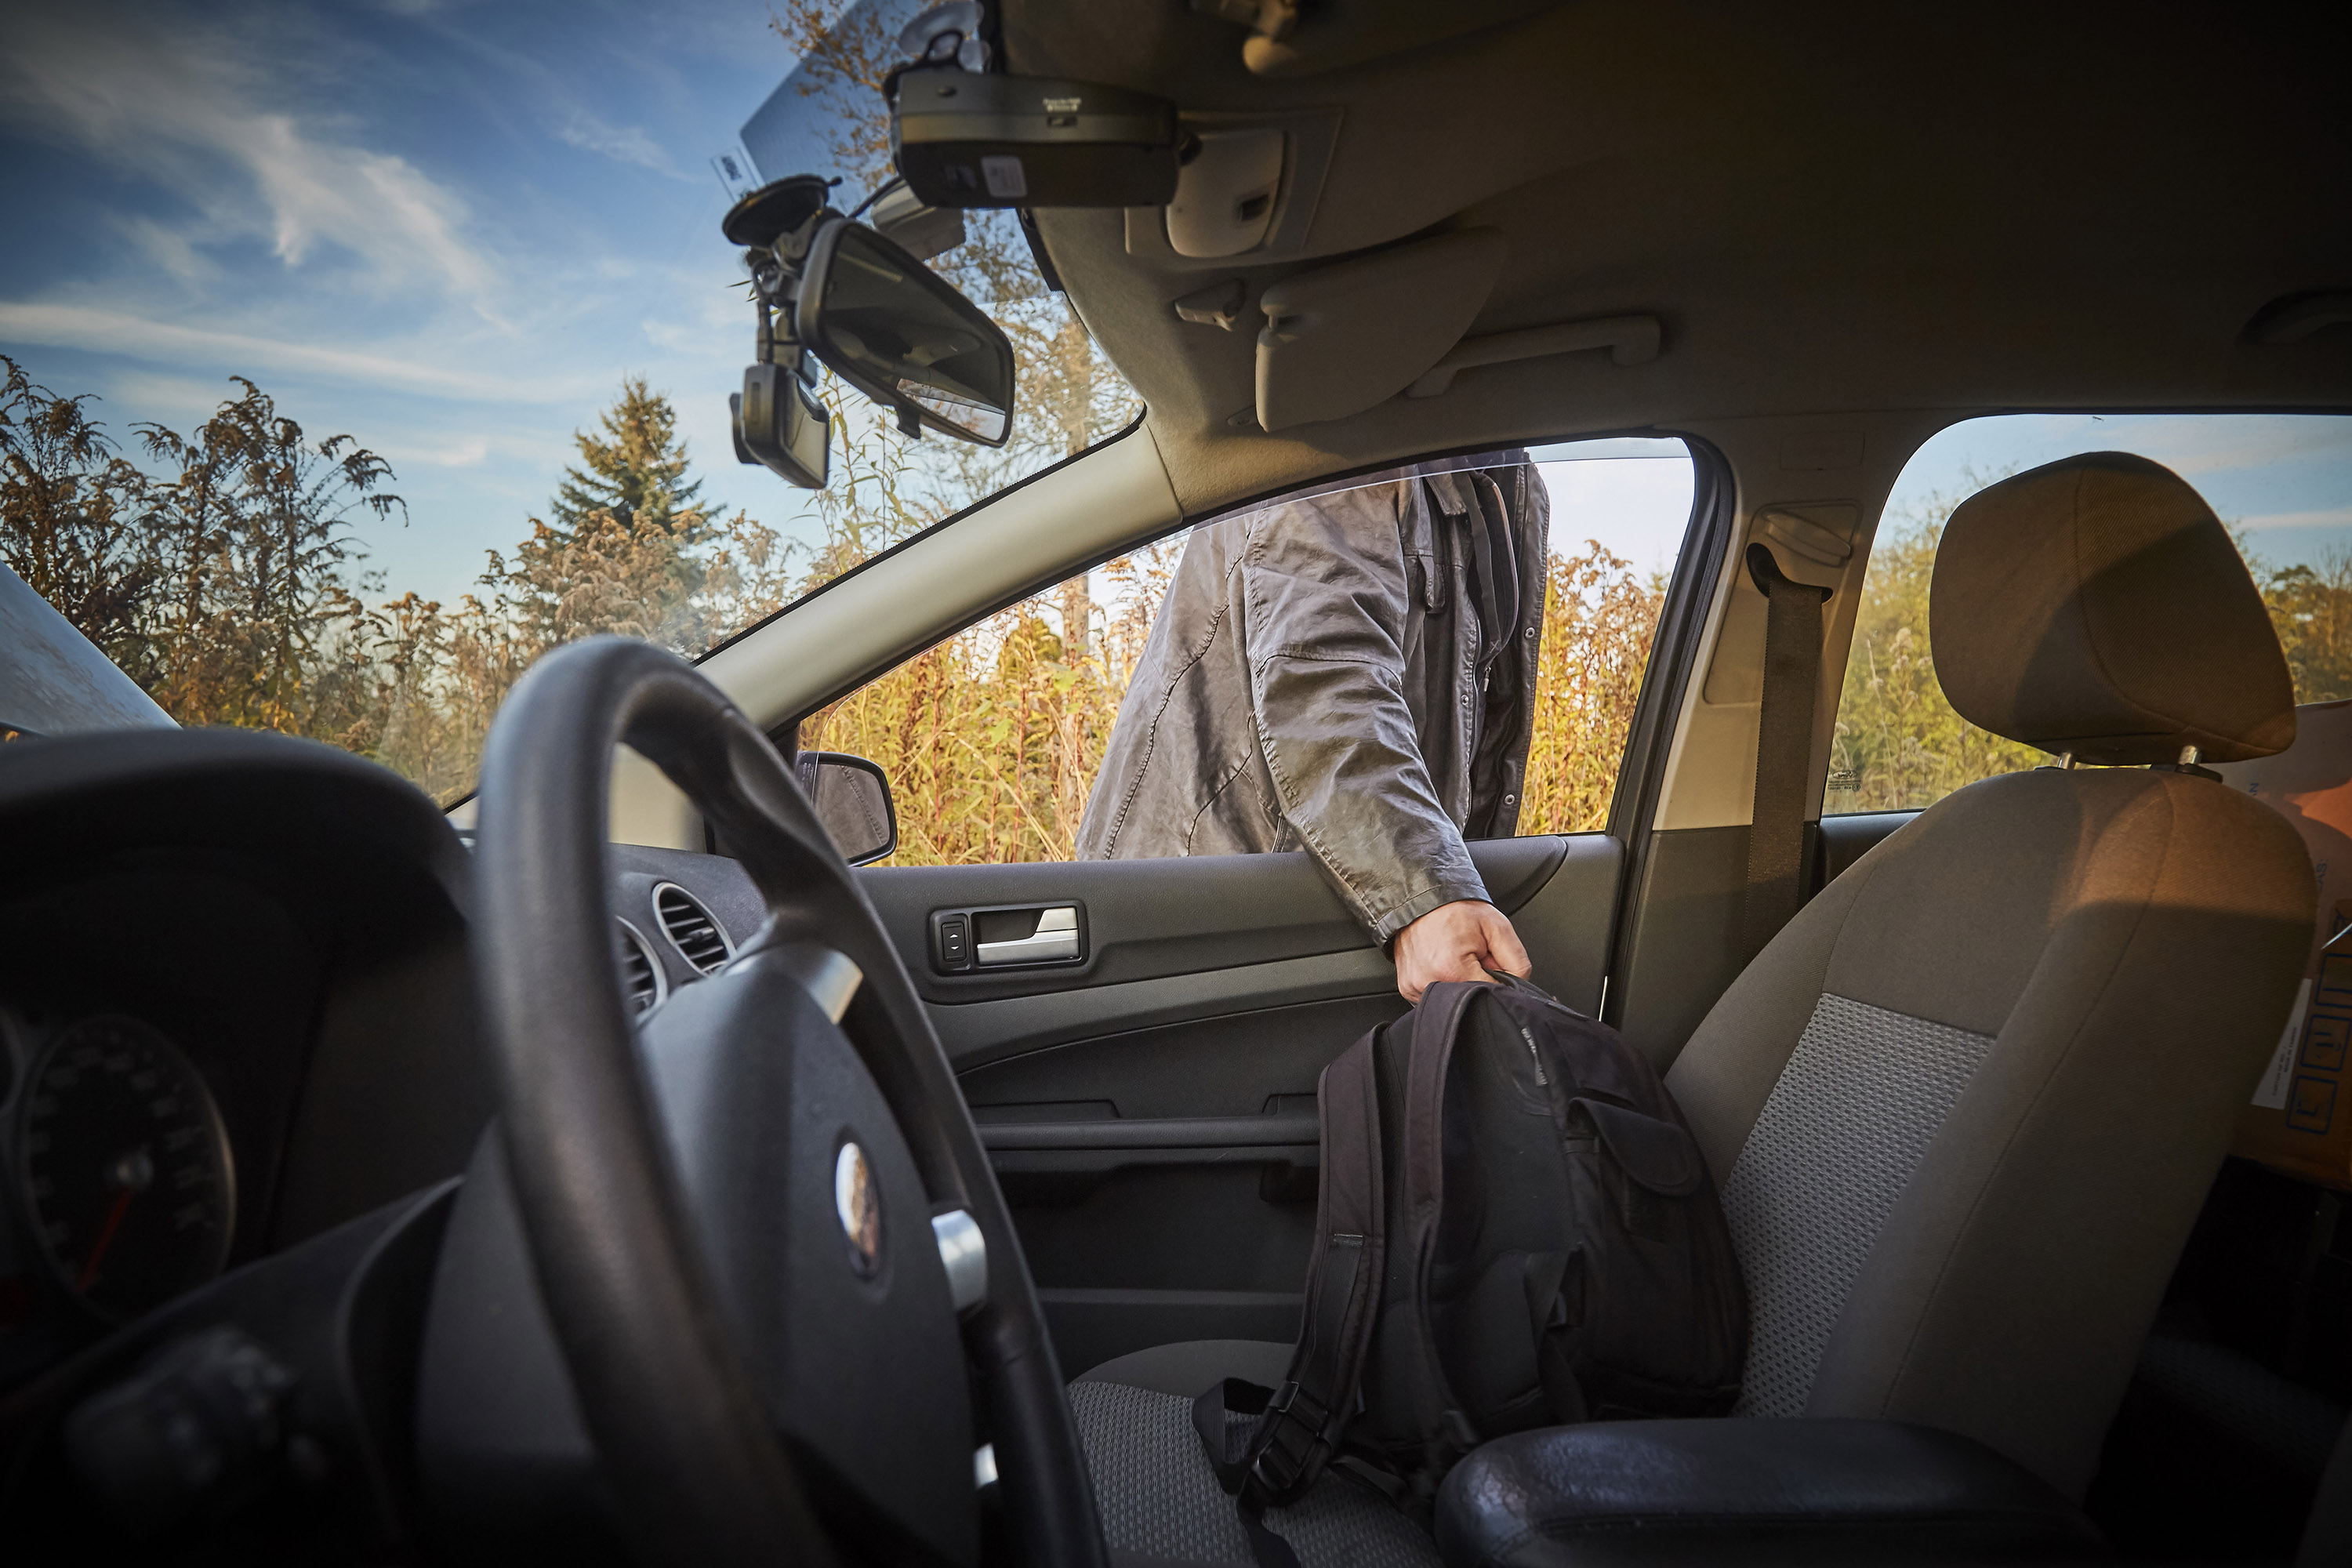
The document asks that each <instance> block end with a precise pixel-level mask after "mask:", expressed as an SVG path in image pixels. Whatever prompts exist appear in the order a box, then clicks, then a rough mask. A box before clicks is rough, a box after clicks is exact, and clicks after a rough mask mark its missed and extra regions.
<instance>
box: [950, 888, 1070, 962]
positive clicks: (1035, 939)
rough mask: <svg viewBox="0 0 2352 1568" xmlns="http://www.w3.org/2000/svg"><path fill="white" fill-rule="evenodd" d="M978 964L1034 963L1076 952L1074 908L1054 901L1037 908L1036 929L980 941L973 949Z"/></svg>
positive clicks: (1066, 956)
mask: <svg viewBox="0 0 2352 1568" xmlns="http://www.w3.org/2000/svg"><path fill="white" fill-rule="evenodd" d="M972 951H973V953H974V956H976V957H977V958H978V959H979V961H980V964H981V967H982V968H983V969H984V968H987V967H989V966H990V965H992V964H998V963H1038V962H1040V961H1042V960H1046V959H1055V958H1076V957H1077V956H1078V910H1077V906H1076V904H1057V905H1055V907H1053V908H1052V909H1049V910H1042V911H1040V912H1039V914H1038V916H1037V929H1036V931H1034V932H1033V933H1031V934H1030V935H1028V936H1024V937H1017V938H1015V939H1013V941H1011V942H981V943H979V944H978V945H977V946H976V947H975V948H974V949H973V950H972Z"/></svg>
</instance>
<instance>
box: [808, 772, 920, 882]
mask: <svg viewBox="0 0 2352 1568" xmlns="http://www.w3.org/2000/svg"><path fill="white" fill-rule="evenodd" d="M793 772H794V773H795V774H796V775H797V776H798V777H799V780H800V786H801V788H802V790H803V792H805V793H806V794H807V795H808V797H809V805H811V806H813V807H814V808H815V810H816V819H817V820H818V821H819V822H821V823H823V824H824V831H825V833H826V835H827V836H828V837H831V838H832V840H833V847H835V849H838V850H839V851H841V858H843V859H844V860H846V861H848V862H849V863H850V864H851V865H853V866H863V865H866V864H867V863H868V862H870V861H875V860H879V859H882V858H884V857H886V856H887V855H888V854H889V853H890V852H891V851H892V850H894V849H896V848H898V812H897V811H896V810H895V809H893V808H892V806H891V804H890V779H889V775H888V774H887V773H884V772H883V771H882V769H881V767H880V766H879V765H878V764H877V763H869V762H867V761H866V759H865V758H864V757H853V756H850V755H848V754H847V753H845V752H802V753H801V754H800V755H799V756H797V757H795V758H793Z"/></svg>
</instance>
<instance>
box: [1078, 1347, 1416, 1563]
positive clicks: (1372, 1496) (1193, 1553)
mask: <svg viewBox="0 0 2352 1568" xmlns="http://www.w3.org/2000/svg"><path fill="white" fill-rule="evenodd" d="M1070 1409H1071V1411H1072V1413H1073V1414H1074V1415H1076V1417H1077V1423H1078V1436H1079V1439H1080V1441H1082V1442H1083V1443H1084V1444H1085V1445H1086V1450H1087V1468H1089V1469H1090V1470H1091V1471H1092V1472H1093V1475H1094V1482H1095V1498H1096V1500H1097V1502H1098V1503H1099V1504H1100V1506H1101V1509H1102V1521H1103V1534H1104V1536H1105V1538H1106V1539H1107V1540H1108V1542H1109V1543H1110V1548H1111V1550H1112V1551H1113V1552H1131V1553H1139V1554H1141V1555H1143V1556H1147V1557H1157V1558H1162V1559H1166V1560H1169V1561H1171V1562H1176V1563H1234V1564H1237V1565H1241V1568H1247V1565H1248V1564H1250V1563H1251V1562H1252V1561H1253V1560H1252V1558H1251V1556H1250V1548H1249V1537H1248V1535H1247V1534H1246V1533H1244V1531H1243V1530H1242V1524H1241V1521H1240V1520H1239V1519H1238V1518H1236V1517H1235V1516H1234V1500H1233V1499H1231V1498H1229V1497H1227V1496H1226V1495H1225V1494H1224V1492H1223V1490H1221V1489H1219V1488H1218V1486H1217V1477H1216V1472H1215V1471H1213V1470H1212V1469H1211V1468H1209V1457H1208V1456H1207V1455H1206V1454H1204V1453H1202V1451H1201V1439H1200V1437H1199V1436H1197V1435H1196V1434H1195V1433H1194V1432H1193V1430H1192V1401H1191V1400H1189V1399H1186V1398H1184V1397H1182V1396H1181V1395H1179V1394H1155V1393H1153V1392H1152V1391H1151V1390H1150V1389H1148V1388H1130V1387H1129V1386H1128V1385H1126V1384H1118V1383H1074V1384H1071V1385H1070ZM1265 1521H1266V1523H1267V1524H1268V1525H1270V1526H1272V1527H1273V1529H1274V1531H1275V1533H1276V1534H1277V1535H1279V1536H1281V1537H1282V1538H1283V1539H1284V1540H1285V1541H1287V1542H1289V1543H1290V1546H1291V1550H1292V1551H1294V1552H1297V1554H1298V1562H1299V1565H1300V1568H1434V1564H1435V1563H1437V1561H1438V1556H1437V1547H1436V1544H1435V1542H1433V1541H1431V1539H1430V1538H1429V1536H1428V1534H1427V1533H1426V1532H1424V1531H1423V1530H1422V1528H1421V1527H1420V1526H1419V1525H1417V1524H1415V1523H1413V1521H1411V1520H1410V1519H1407V1518H1406V1517H1405V1516H1404V1515H1403V1514H1402V1513H1400V1512H1398V1511H1397V1510H1396V1509H1395V1507H1394V1506H1392V1505H1391V1503H1390V1502H1389V1500H1388V1499H1387V1498H1385V1497H1383V1496H1382V1495H1381V1493H1380V1492H1378V1491H1377V1490H1375V1489H1373V1488H1372V1487H1370V1485H1368V1484H1367V1483H1365V1482H1363V1481H1360V1480H1358V1479H1355V1478H1354V1477H1352V1476H1349V1474H1347V1472H1345V1471H1344V1470H1338V1469H1334V1470H1328V1471H1326V1472H1325V1473H1324V1475H1323V1479H1321V1480H1319V1481H1318V1482H1316V1483H1315V1487H1314V1489H1312V1490H1311V1491H1309V1492H1308V1493H1307V1495H1306V1496H1305V1497H1304V1498H1301V1499H1300V1500H1298V1501H1297V1502H1296V1503H1293V1504H1292V1505H1291V1506H1289V1507H1288V1508H1276V1509H1268V1510H1266V1515H1265Z"/></svg>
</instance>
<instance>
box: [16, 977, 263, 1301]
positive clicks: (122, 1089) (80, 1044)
mask: <svg viewBox="0 0 2352 1568" xmlns="http://www.w3.org/2000/svg"><path fill="white" fill-rule="evenodd" d="M25 1089H26V1092H25V1110H24V1124H23V1129H22V1132H21V1138H20V1143H19V1147H20V1148H21V1149H22V1150H23V1154H24V1183H25V1195H26V1202H27V1203H28V1204H29V1205H31V1209H32V1215H33V1228H34V1230H35V1232H36V1233H37V1235H38V1236H39V1237H40V1240H41V1246H42V1248H43V1250H44V1251H46V1252H47V1255H48V1259H49V1263H50V1265H51V1266H52V1267H53V1268H55V1269H56V1270H57V1272H58V1278H59V1279H61V1280H63V1282H64V1283H65V1285H66V1287H67V1288H68V1289H70V1290H72V1291H73V1292H74V1294H75V1295H77V1296H79V1298H81V1300H83V1301H85V1302H87V1303H88V1304H89V1306H90V1307H91V1308H92V1309H93V1310H97V1311H98V1312H100V1313H101V1314H103V1315H104V1316H106V1317H110V1318H115V1319H125V1318H134V1317H137V1316H138V1315H140V1314H141V1313H142V1312H145V1311H148V1310H152V1309H153V1308H155V1307H159V1306H161V1305H163V1303H164V1302H165V1301H168V1300H171V1299H172V1298H173V1297H174V1296H176V1295H178V1294H180V1293H181V1292H182V1291H184V1290H186V1289H191V1288H193V1287H194V1286H197V1285H201V1284H203V1283H204V1282H205V1280H207V1279H211V1278H212V1277H213V1276H214V1275H215V1274H217V1273H219V1272H220V1270H221V1265H222V1263H223V1262H225V1261H226V1258H227V1257H228V1242H229V1232H230V1229H231V1227H232V1226H234V1225H235V1223H236V1174H235V1172H234V1170H233V1168H232V1167H231V1164H230V1162H229V1149H228V1139H227V1137H226V1134H225V1133H224V1132H223V1131H222V1130H221V1120H220V1112H219V1110H217V1109H216V1108H215V1106H214V1104H213V1097H212V1094H211V1092H210V1091H209V1090H207V1089H205V1081H204V1079H202V1078H200V1077H198V1076H197V1074H196V1069H195V1068H194V1065H192V1064H191V1063H190V1062H189V1060H188V1058H186V1057H184V1056H183V1055H181V1054H180V1050H179V1048H178V1047H175V1046H173V1044H172V1042H171V1041H169V1040H167V1039H165V1038H164V1037H163V1036H162V1035H160V1034H158V1033H157V1032H156V1031H155V1030H153V1029H152V1028H150V1027H148V1026H146V1025H144V1024H142V1023H140V1022H139V1021H138V1020H136V1019H133V1018H111V1017H110V1018H87V1019H84V1020H83V1021H82V1022H80V1023H79V1024H76V1025H75V1026H73V1027H71V1028H70V1029H68V1030H67V1031H66V1032H65V1033H64V1034H63V1035H60V1036H59V1037H58V1038H57V1039H56V1040H55V1041H53V1042H51V1044H50V1045H49V1047H48V1048H47V1050H46V1051H44V1052H42V1054H41V1058H40V1059H39V1061H38V1062H37V1063H36V1064H35V1065H34V1068H33V1073H32V1077H31V1079H30V1081H28V1082H27V1083H26V1086H25Z"/></svg>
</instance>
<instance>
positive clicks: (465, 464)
mask: <svg viewBox="0 0 2352 1568" xmlns="http://www.w3.org/2000/svg"><path fill="white" fill-rule="evenodd" d="M377 450H378V451H380V452H382V453H383V456H384V457H385V458H389V459H390V460H391V461H392V463H393V464H394V466H395V467H405V466H408V465H422V466H424V467H425V468H480V467H482V466H483V465H484V464H486V463H488V461H489V460H490V441H489V437H487V436H466V437H458V438H457V439H456V440H452V441H440V442H414V441H404V442H396V443H386V444H385V445H383V446H382V447H378V448H377Z"/></svg>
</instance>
